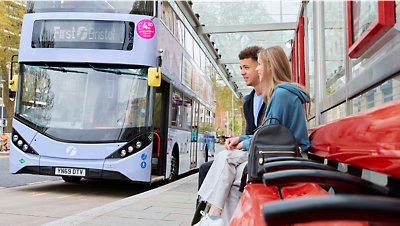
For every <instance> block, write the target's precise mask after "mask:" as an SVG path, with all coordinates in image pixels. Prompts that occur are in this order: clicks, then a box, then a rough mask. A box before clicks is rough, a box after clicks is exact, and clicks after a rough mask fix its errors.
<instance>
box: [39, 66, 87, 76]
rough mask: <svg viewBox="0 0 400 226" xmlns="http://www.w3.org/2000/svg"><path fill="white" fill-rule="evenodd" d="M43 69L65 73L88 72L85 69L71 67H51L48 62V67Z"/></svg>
mask: <svg viewBox="0 0 400 226" xmlns="http://www.w3.org/2000/svg"><path fill="white" fill-rule="evenodd" d="M43 69H46V70H52V71H61V72H63V73H67V72H72V73H80V74H87V72H85V71H77V70H70V69H65V68H63V67H50V66H48V65H47V64H46V67H44V68H43Z"/></svg>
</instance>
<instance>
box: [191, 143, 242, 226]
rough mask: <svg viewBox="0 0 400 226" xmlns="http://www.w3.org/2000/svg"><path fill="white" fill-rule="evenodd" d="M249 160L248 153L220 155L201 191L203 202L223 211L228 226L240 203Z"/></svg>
mask: <svg viewBox="0 0 400 226" xmlns="http://www.w3.org/2000/svg"><path fill="white" fill-rule="evenodd" d="M247 160H248V152H246V151H241V150H224V151H222V152H220V153H218V154H217V155H216V156H215V159H214V162H213V164H212V165H211V168H210V170H209V171H208V173H207V176H206V177H205V179H204V182H203V184H202V186H201V187H200V189H199V192H198V195H199V196H200V198H201V200H204V201H207V202H208V203H210V204H212V205H214V206H215V207H217V208H220V209H222V218H223V220H224V223H225V225H228V223H229V221H230V218H231V217H232V214H233V212H234V210H235V208H236V205H237V203H238V202H239V198H240V195H241V192H239V186H240V181H241V178H242V173H243V169H244V167H245V166H246V164H247Z"/></svg>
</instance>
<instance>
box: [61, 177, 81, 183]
mask: <svg viewBox="0 0 400 226" xmlns="http://www.w3.org/2000/svg"><path fill="white" fill-rule="evenodd" d="M61 178H62V179H63V180H64V181H65V182H68V183H78V182H79V181H81V179H82V177H69V176H62V177H61Z"/></svg>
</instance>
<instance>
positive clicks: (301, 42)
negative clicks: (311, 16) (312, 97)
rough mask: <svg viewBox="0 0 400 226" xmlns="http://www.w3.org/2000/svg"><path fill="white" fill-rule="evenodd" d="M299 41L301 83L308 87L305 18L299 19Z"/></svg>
mask: <svg viewBox="0 0 400 226" xmlns="http://www.w3.org/2000/svg"><path fill="white" fill-rule="evenodd" d="M297 36H298V37H297V40H298V41H299V45H298V49H299V66H298V68H299V72H300V73H299V79H300V80H299V83H300V84H301V85H303V86H305V85H306V77H305V63H304V17H300V18H299V27H298V29H297Z"/></svg>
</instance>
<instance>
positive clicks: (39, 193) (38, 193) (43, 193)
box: [32, 192, 50, 197]
mask: <svg viewBox="0 0 400 226" xmlns="http://www.w3.org/2000/svg"><path fill="white" fill-rule="evenodd" d="M49 193H50V192H33V194H32V196H34V197H36V196H42V195H47V194H49Z"/></svg>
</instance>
